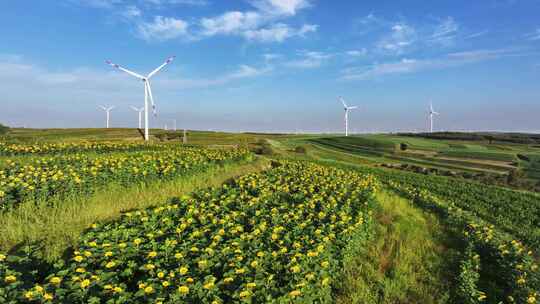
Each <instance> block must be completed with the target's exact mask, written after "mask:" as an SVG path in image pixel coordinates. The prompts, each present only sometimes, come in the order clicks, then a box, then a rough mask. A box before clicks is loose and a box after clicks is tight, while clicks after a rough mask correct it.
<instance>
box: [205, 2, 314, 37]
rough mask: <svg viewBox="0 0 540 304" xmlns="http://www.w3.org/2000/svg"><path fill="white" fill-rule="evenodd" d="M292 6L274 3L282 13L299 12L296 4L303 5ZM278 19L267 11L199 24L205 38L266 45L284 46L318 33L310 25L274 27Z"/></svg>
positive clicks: (237, 13)
mask: <svg viewBox="0 0 540 304" xmlns="http://www.w3.org/2000/svg"><path fill="white" fill-rule="evenodd" d="M282 2H283V3H282ZM293 2H294V3H292V4H290V3H288V1H277V2H276V3H277V4H276V5H283V6H284V9H285V8H288V9H290V10H292V9H293V8H294V9H295V10H296V9H299V6H298V5H300V4H299V3H304V2H303V1H300V2H295V1H293ZM257 3H258V5H259V6H260V5H262V4H261V3H262V2H260V3H259V2H257ZM264 3H265V5H273V4H272V3H270V2H266V1H265V2H264ZM306 3H307V2H306ZM289 5H290V6H289ZM279 19H281V16H276V15H269V13H268V12H267V11H266V10H260V11H247V12H240V11H231V12H226V13H224V14H222V15H219V16H217V17H213V18H202V19H201V21H200V25H201V28H202V32H201V35H202V36H207V37H209V36H214V35H219V34H222V35H236V36H241V37H244V38H245V39H247V40H250V41H257V42H263V43H269V42H283V41H285V40H286V39H288V38H291V37H295V36H299V37H304V36H305V35H306V34H308V33H312V32H316V31H317V29H318V25H313V24H304V25H303V26H302V27H301V28H299V29H295V28H292V27H290V26H289V25H287V24H285V23H282V22H277V23H274V22H275V20H279Z"/></svg>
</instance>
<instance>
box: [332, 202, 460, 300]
mask: <svg viewBox="0 0 540 304" xmlns="http://www.w3.org/2000/svg"><path fill="white" fill-rule="evenodd" d="M377 200H378V202H379V203H380V210H379V211H378V212H377V214H376V222H375V234H374V235H373V239H372V241H371V242H369V243H368V245H367V246H363V247H360V248H358V250H357V251H356V253H355V254H352V255H349V256H347V257H346V259H345V261H344V265H345V269H344V272H343V279H342V281H341V282H342V285H341V288H340V289H339V291H338V293H337V297H336V303H338V304H339V303H347V304H349V303H426V304H428V303H449V302H450V294H449V291H448V290H450V286H451V284H452V283H451V282H449V279H448V278H451V277H453V275H452V274H451V273H450V269H453V267H450V266H451V264H452V263H453V262H451V261H453V260H454V258H452V257H451V256H453V255H454V252H453V250H452V249H450V248H452V247H453V246H450V245H449V244H450V241H449V240H448V239H447V235H446V234H445V233H444V231H445V230H444V227H441V225H440V224H439V222H438V220H437V219H436V218H435V217H434V216H433V215H430V214H427V213H424V212H422V211H421V210H419V209H417V208H415V207H413V206H412V204H411V202H409V201H408V200H406V199H403V198H401V197H399V196H397V195H393V194H391V193H387V192H381V193H379V194H378V195H377Z"/></svg>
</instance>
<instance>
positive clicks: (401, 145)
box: [399, 143, 409, 151]
mask: <svg viewBox="0 0 540 304" xmlns="http://www.w3.org/2000/svg"><path fill="white" fill-rule="evenodd" d="M408 148H409V145H408V144H406V143H400V144H399V149H400V150H401V151H407V149H408Z"/></svg>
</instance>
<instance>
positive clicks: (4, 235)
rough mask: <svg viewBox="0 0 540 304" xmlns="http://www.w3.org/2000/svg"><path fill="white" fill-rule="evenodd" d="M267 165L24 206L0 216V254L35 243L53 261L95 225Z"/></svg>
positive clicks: (231, 166) (233, 166)
mask: <svg viewBox="0 0 540 304" xmlns="http://www.w3.org/2000/svg"><path fill="white" fill-rule="evenodd" d="M266 166H267V161H265V160H262V159H258V160H256V161H255V162H251V163H249V162H242V163H226V164H224V165H222V166H215V167H211V168H210V169H207V170H205V171H204V172H199V173H195V174H192V175H188V176H183V177H179V178H176V179H173V180H168V181H159V182H153V183H149V184H147V185H144V186H142V185H135V186H132V187H128V188H124V187H121V186H118V185H111V186H110V187H109V188H107V189H105V190H102V191H99V192H98V193H96V194H95V195H93V196H91V197H89V198H88V197H87V198H85V197H71V198H68V199H65V200H62V201H55V202H53V204H52V205H51V202H50V201H49V202H43V203H42V204H38V205H36V204H34V203H24V204H21V205H20V206H19V208H17V209H16V210H14V211H10V212H6V213H3V214H0V250H1V251H8V250H11V249H13V248H15V247H17V245H20V244H24V243H37V244H38V245H39V246H40V247H41V248H42V254H43V256H44V258H45V259H47V260H54V259H55V258H58V257H59V256H60V255H61V254H62V252H63V251H64V250H65V249H66V248H68V247H70V246H72V245H73V244H75V242H76V240H77V238H78V237H79V235H80V233H81V232H82V231H84V230H85V229H87V228H88V227H90V225H91V224H92V223H95V222H97V221H108V220H111V219H114V218H117V217H119V216H120V214H121V213H122V212H125V211H127V210H132V209H141V208H146V207H149V206H154V205H159V204H163V203H165V202H166V201H167V200H168V199H169V198H171V197H178V196H182V195H185V194H189V193H190V192H192V191H194V190H196V189H199V188H204V187H210V186H217V185H219V184H221V183H223V182H224V181H225V180H227V179H230V178H233V177H236V176H239V175H243V174H246V173H250V172H254V171H259V170H262V169H263V168H265V167H266Z"/></svg>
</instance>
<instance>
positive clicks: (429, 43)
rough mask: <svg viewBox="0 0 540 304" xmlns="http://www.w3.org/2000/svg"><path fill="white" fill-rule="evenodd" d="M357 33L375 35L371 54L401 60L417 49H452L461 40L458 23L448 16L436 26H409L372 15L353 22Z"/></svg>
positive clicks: (431, 23) (418, 24)
mask: <svg viewBox="0 0 540 304" xmlns="http://www.w3.org/2000/svg"><path fill="white" fill-rule="evenodd" d="M355 28H356V31H357V32H361V33H366V32H373V33H376V35H378V38H377V39H376V40H375V43H374V53H379V54H384V55H395V56H401V55H404V54H407V53H410V52H413V51H415V50H418V49H420V48H427V47H439V48H446V47H450V46H454V45H455V44H456V42H457V41H458V40H459V39H460V38H461V31H460V25H459V23H458V22H457V21H456V20H455V19H454V18H453V17H451V16H448V17H445V18H438V19H436V22H433V21H432V20H431V21H429V22H424V23H419V22H415V23H412V22H409V21H407V20H405V19H404V18H401V19H400V20H399V21H395V20H389V19H385V18H382V17H379V16H377V15H375V14H373V13H371V14H369V15H367V16H364V17H362V18H360V19H357V20H356V21H355Z"/></svg>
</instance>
